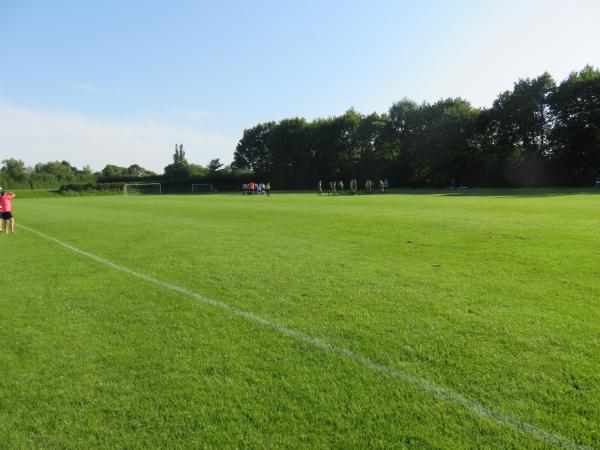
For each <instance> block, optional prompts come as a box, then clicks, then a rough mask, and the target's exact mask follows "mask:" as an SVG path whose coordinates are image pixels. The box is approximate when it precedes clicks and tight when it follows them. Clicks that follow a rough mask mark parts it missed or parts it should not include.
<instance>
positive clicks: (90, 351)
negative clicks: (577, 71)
mask: <svg viewBox="0 0 600 450" xmlns="http://www.w3.org/2000/svg"><path fill="white" fill-rule="evenodd" d="M14 213H15V217H16V222H17V233H16V234H15V235H10V236H5V235H4V234H3V235H1V236H0V242H1V244H0V245H1V247H0V248H1V249H2V253H1V254H2V263H3V268H4V277H3V280H4V281H3V287H2V291H1V294H0V318H1V322H0V324H1V326H0V373H1V376H0V447H6V448H90V447H103V448H193V447H213V448H234V447H251V448H280V447H294V448H296V447H311V448H314V447H317V448H326V447H336V448H365V447H371V448H392V447H393V448H398V447H401V448H402V447H406V448H473V447H497V448H546V447H549V446H550V444H549V443H548V442H547V441H543V440H539V439H537V438H536V437H534V436H532V435H531V434H530V433H527V432H522V431H518V430H515V429H514V428H512V427H510V426H505V425H501V424H498V423H497V422H494V421H493V420H490V419H489V418H486V417H482V416H480V415H478V414H475V413H474V412H473V411H472V410H470V409H469V408H465V407H463V406H460V405H457V404H454V403H453V402H449V401H446V400H444V399H443V398H440V397H439V396H436V395H434V394H432V393H431V392H429V391H427V390H424V389H422V388H419V387H416V386H413V385H411V384H410V383H407V382H406V381H404V380H403V379H399V378H395V377H392V376H389V375H386V374H385V373H382V372H380V371H376V370H373V369H372V368H371V367H369V366H368V365H365V364H362V363H360V362H356V361H353V360H351V359H349V358H345V357H343V356H340V355H336V354H334V353H331V352H327V351H325V350H322V349H319V348H316V347H314V346H311V345H310V344H308V343H306V342H301V341H298V340H295V339H293V338H290V337H288V336H285V335H283V334H281V333H278V332H277V331H275V330H273V329H271V328H269V327H265V326H263V325H260V324H258V323H256V322H252V321H249V320H247V319H245V318H243V317H240V316H237V315H235V314H232V313H230V312H227V311H224V310H222V309H219V308H216V307H214V306H210V305H207V304H204V303H202V302H199V301H197V300H194V299H191V298H189V297H186V296H185V295H183V294H181V293H177V292H173V291H170V290H168V289H164V288H161V287H159V286H157V285H155V284H151V283H148V282H147V281H144V280H142V279H139V278H136V277H134V276H132V275H130V274H127V273H124V272H121V271H118V270H115V269H114V268H111V267H108V266H106V265H102V264H99V263H97V262H94V261H93V260H91V259H89V258H86V257H85V256H82V255H78V254H76V253H73V252H71V251H70V250H68V249H65V248H63V247H61V246H59V245H57V244H56V243H53V242H51V241H48V240H46V239H43V238H41V237H39V236H37V235H35V234H33V233H31V232H28V231H26V230H25V229H22V228H21V229H18V225H19V223H22V224H23V225H26V226H28V227H31V228H33V229H35V230H38V231H41V232H43V233H45V234H47V235H50V236H52V237H55V238H57V239H60V240H61V241H64V242H66V243H68V244H71V245H73V246H75V247H77V248H79V249H82V250H85V251H87V252H90V253H92V254H94V255H98V256H100V257H103V258H106V259H109V260H111V261H113V262H115V263H118V264H120V265H123V266H126V267H129V268H131V269H133V270H135V271H137V272H140V273H143V274H146V275H149V276H151V277H155V278H157V279H160V280H163V281H166V282H168V283H171V284H174V285H177V286H180V287H182V288H185V289H187V290H190V291H193V292H196V293H198V294H202V295H204V296H207V297H209V298H211V299H215V300H218V301H221V302H223V303H227V304H229V305H232V306H235V307H237V308H240V309H243V310H245V311H249V312H252V313H253V314H255V315H256V316H259V317H261V318H264V319H268V320H270V321H273V322H276V323H277V324H280V325H282V326H285V327H289V328H292V329H294V330H298V331H301V332H303V333H306V334H308V335H310V336H312V337H315V338H318V339H320V340H322V341H325V342H327V343H330V344H332V345H335V346H339V347H343V348H346V349H349V350H351V351H352V352H354V353H356V354H359V355H363V356H365V357H368V358H370V359H371V360H374V361H377V362H379V363H381V364H385V365H387V366H390V367H392V368H395V369H398V370H400V371H403V372H405V373H407V374H409V375H411V376H414V377H416V378H418V379H423V380H427V381H430V382H432V383H436V384H437V385H439V386H441V387H443V388H444V389H446V390H448V391H451V392H453V393H456V394H460V395H462V396H464V397H466V398H468V399H469V400H472V401H475V402H478V403H480V404H482V405H485V406H486V407H488V408H491V409H492V410H494V411H496V412H498V413H501V414H504V415H506V416H509V417H512V418H514V419H516V420H518V421H524V422H528V423H531V424H533V425H535V426H536V427H539V428H541V429H543V430H545V431H547V432H549V433H553V434H556V435H561V436H565V437H567V438H569V439H571V440H572V441H574V442H575V443H577V444H581V445H588V446H593V447H600V425H599V424H600V283H599V280H600V195H597V194H596V193H595V192H594V191H581V192H580V191H577V190H527V191H520V190H496V191H494V190H480V191H467V192H454V193H447V192H437V193H436V192H433V191H398V192H397V193H393V194H386V195H373V196H358V197H350V196H347V197H336V198H333V197H327V196H323V197H317V196H316V195H310V194H285V195H274V196H273V197H272V198H265V197H250V198H247V197H242V196H240V195H202V196H183V195H182V196H162V197H152V196H137V197H128V198H126V197H116V196H108V197H90V198H85V197H80V198H77V197H73V198H61V197H59V196H56V198H31V199H27V198H19V197H17V199H15V201H14Z"/></svg>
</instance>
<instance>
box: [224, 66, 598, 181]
mask: <svg viewBox="0 0 600 450" xmlns="http://www.w3.org/2000/svg"><path fill="white" fill-rule="evenodd" d="M233 164H234V166H235V167H237V168H238V169H246V170H250V171H252V172H253V173H254V174H255V175H256V176H257V177H259V178H261V179H268V180H271V181H272V182H273V183H274V185H275V186H276V187H287V188H309V187H313V186H314V185H315V184H316V181H317V180H324V181H326V180H331V179H350V178H358V179H367V178H370V179H379V178H388V179H389V180H390V182H391V183H392V184H393V185H395V186H434V187H435V186H437V187H445V186H450V185H452V184H456V185H469V186H539V185H546V186H550V185H562V186H568V185H583V186H586V185H587V186H589V185H591V184H593V182H594V180H595V178H596V177H598V176H600V71H599V70H598V69H595V68H593V67H590V66H586V67H585V68H584V69H583V70H581V71H580V72H573V73H571V74H570V75H569V77H568V78H567V79H565V80H564V81H562V82H561V83H560V84H556V83H555V81H554V80H553V79H552V77H551V76H550V75H549V74H548V73H544V74H542V75H540V76H538V77H536V78H531V79H529V78H528V79H521V80H519V81H518V82H516V83H515V84H514V87H513V89H512V90H509V91H506V92H503V93H501V94H500V95H499V96H498V97H497V98H496V100H495V101H494V102H493V105H492V106H491V107H490V108H475V107H473V106H472V105H471V104H470V103H469V102H468V101H466V100H464V99H461V98H448V99H445V100H440V101H438V102H435V103H422V104H417V103H415V102H414V101H411V100H409V99H403V100H401V101H399V102H397V103H394V104H393V105H392V106H391V108H390V109H389V111H388V112H387V113H385V114H378V113H372V114H369V115H363V114H360V113H358V112H357V111H355V110H354V109H350V110H348V111H346V113H344V114H343V115H341V116H336V117H329V118H326V119H316V120H313V121H307V120H305V119H304V118H300V117H294V118H287V119H283V120H280V121H278V122H275V121H273V122H266V123H260V124H258V125H256V126H254V127H252V128H249V129H246V130H244V133H243V136H242V138H241V140H240V141H239V143H238V145H237V147H236V150H235V153H234V162H233Z"/></svg>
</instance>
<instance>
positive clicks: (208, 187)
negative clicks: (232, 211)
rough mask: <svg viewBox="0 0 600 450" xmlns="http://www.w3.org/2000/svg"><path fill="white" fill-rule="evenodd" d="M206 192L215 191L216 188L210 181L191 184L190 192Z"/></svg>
mask: <svg viewBox="0 0 600 450" xmlns="http://www.w3.org/2000/svg"><path fill="white" fill-rule="evenodd" d="M206 192H216V189H215V187H214V186H213V185H212V183H198V184H192V193H193V194H204V193H206Z"/></svg>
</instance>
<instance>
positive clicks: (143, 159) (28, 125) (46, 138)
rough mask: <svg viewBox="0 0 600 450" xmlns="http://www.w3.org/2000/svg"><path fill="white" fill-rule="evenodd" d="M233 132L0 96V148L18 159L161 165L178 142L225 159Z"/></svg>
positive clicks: (198, 154) (192, 152)
mask: <svg viewBox="0 0 600 450" xmlns="http://www.w3.org/2000/svg"><path fill="white" fill-rule="evenodd" d="M236 142H237V138H235V137H229V136H222V135H219V134H216V133H210V132H201V131H197V130H194V129H192V128H190V127H188V126H185V125H182V124H179V123H176V122H166V121H163V120H124V121H122V120H115V119H110V120H104V119H98V118H95V117H90V116H86V115H83V114H77V113H68V112H53V111H46V110H36V109H30V108H24V107H21V106H17V105H12V104H10V103H1V102H0V154H1V155H2V157H6V158H9V157H13V158H19V159H22V160H24V161H25V162H26V163H27V164H34V163H36V162H39V161H48V160H63V159H65V160H67V161H69V162H71V163H73V164H74V165H76V166H83V165H85V164H89V165H91V166H92V168H94V169H101V168H102V167H104V165H106V164H109V163H110V164H118V165H123V166H127V165H130V164H134V163H135V164H140V165H142V166H144V167H146V168H149V169H152V170H155V171H161V170H162V168H163V167H164V166H165V165H167V164H169V163H170V162H171V161H170V159H171V154H172V147H174V145H175V143H182V144H184V146H185V149H186V156H187V157H188V160H189V161H190V162H196V163H200V164H206V163H207V162H208V161H209V160H211V159H213V158H221V160H222V161H230V160H231V158H232V155H233V150H234V149H235V145H236Z"/></svg>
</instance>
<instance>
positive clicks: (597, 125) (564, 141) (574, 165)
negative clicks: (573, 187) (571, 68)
mask: <svg viewBox="0 0 600 450" xmlns="http://www.w3.org/2000/svg"><path fill="white" fill-rule="evenodd" d="M550 105H551V109H552V113H553V114H554V117H555V122H554V127H553V129H552V132H551V139H552V144H553V148H554V152H553V155H552V159H553V162H554V163H555V172H556V173H558V174H559V181H560V182H561V183H565V184H584V185H587V184H591V183H592V182H593V180H594V178H596V177H600V71H599V70H598V69H594V68H592V67H590V66H586V67H585V68H584V69H583V70H582V71H581V72H574V73H571V74H570V75H569V77H568V78H567V79H566V80H565V81H563V82H562V83H561V84H560V85H559V86H558V88H557V89H556V92H555V93H554V94H553V95H552V96H551V99H550Z"/></svg>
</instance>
